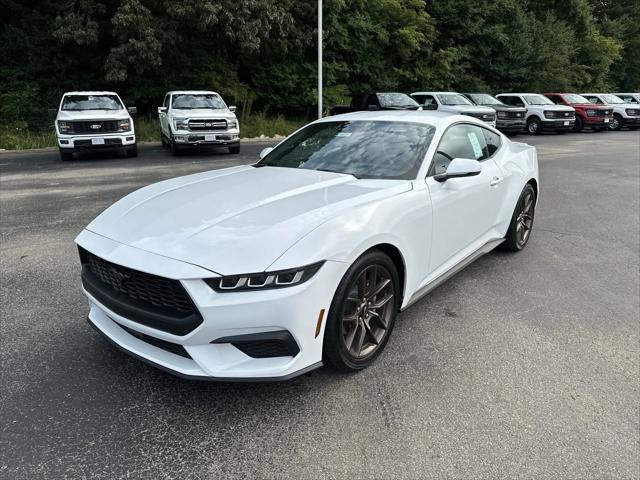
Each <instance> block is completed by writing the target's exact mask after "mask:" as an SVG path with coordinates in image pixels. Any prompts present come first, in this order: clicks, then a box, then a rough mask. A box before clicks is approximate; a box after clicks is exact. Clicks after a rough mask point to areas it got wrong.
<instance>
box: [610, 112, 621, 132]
mask: <svg viewBox="0 0 640 480" xmlns="http://www.w3.org/2000/svg"><path fill="white" fill-rule="evenodd" d="M621 128H622V116H621V115H620V114H618V113H614V114H613V118H612V119H611V123H610V124H609V130H613V131H618V130H620V129H621Z"/></svg>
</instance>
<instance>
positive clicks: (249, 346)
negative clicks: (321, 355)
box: [211, 330, 300, 358]
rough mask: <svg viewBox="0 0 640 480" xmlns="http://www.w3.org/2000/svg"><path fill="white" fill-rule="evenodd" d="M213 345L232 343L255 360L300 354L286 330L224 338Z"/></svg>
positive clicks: (298, 348)
mask: <svg viewBox="0 0 640 480" xmlns="http://www.w3.org/2000/svg"><path fill="white" fill-rule="evenodd" d="M211 343H230V344H231V345H233V346H234V347H236V348H237V349H238V350H240V351H241V352H243V353H244V354H245V355H248V356H249V357H253V358H272V357H295V356H296V355H297V354H298V352H300V347H298V344H297V343H296V341H295V339H294V338H293V336H292V335H291V333H289V332H288V331H286V330H278V331H275V332H264V333H251V334H249V335H235V336H232V337H223V338H218V339H217V340H214V341H213V342H211Z"/></svg>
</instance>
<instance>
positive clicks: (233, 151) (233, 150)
mask: <svg viewBox="0 0 640 480" xmlns="http://www.w3.org/2000/svg"><path fill="white" fill-rule="evenodd" d="M229 153H230V154H232V155H237V154H238V153H240V145H238V146H237V147H229Z"/></svg>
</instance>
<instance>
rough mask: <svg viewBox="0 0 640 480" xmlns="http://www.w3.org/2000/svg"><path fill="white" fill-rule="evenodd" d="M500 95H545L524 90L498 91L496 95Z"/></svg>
mask: <svg viewBox="0 0 640 480" xmlns="http://www.w3.org/2000/svg"><path fill="white" fill-rule="evenodd" d="M499 95H544V93H536V92H524V93H521V92H503V93H498V95H496V97H497V96H499Z"/></svg>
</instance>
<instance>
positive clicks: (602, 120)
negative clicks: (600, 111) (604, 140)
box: [582, 115, 611, 128]
mask: <svg viewBox="0 0 640 480" xmlns="http://www.w3.org/2000/svg"><path fill="white" fill-rule="evenodd" d="M582 123H583V124H584V126H585V127H596V128H598V127H602V128H605V127H608V126H609V124H610V123H611V117H595V116H594V117H590V116H588V115H587V116H585V117H582Z"/></svg>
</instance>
